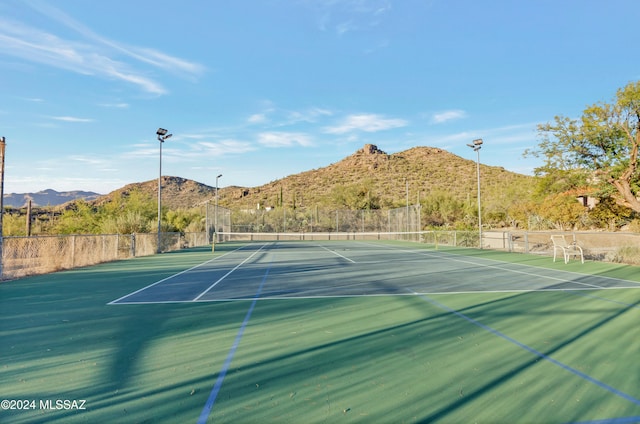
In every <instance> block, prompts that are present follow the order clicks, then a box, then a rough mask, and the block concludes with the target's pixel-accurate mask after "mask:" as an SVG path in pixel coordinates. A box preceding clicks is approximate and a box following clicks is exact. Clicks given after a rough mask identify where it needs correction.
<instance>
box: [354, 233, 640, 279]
mask: <svg viewBox="0 0 640 424" xmlns="http://www.w3.org/2000/svg"><path fill="white" fill-rule="evenodd" d="M364 244H367V245H371V246H377V245H375V244H371V243H364ZM386 247H389V248H391V249H393V250H397V251H400V252H409V253H416V254H418V255H423V256H429V257H432V258H437V259H445V260H449V261H454V262H461V263H465V264H470V265H474V266H478V267H484V268H496V269H500V270H502V271H508V272H513V273H516V274H524V275H528V276H532V277H541V278H546V279H549V280H556V281H560V282H565V283H566V282H570V283H575V284H580V285H583V286H588V287H593V288H597V289H606V288H607V287H603V286H598V285H594V284H588V283H581V282H579V281H573V280H569V279H566V278H560V277H552V276H545V275H540V274H538V273H532V272H526V271H518V270H515V269H508V268H504V267H502V266H498V265H488V264H482V263H478V262H473V261H471V260H464V259H460V258H458V257H457V256H461V257H466V256H462V255H456V254H455V253H446V252H441V253H440V254H434V253H431V252H428V251H424V250H422V249H415V250H407V249H401V248H396V247H393V246H386ZM481 260H483V261H488V262H495V263H497V264H500V265H516V266H520V267H530V268H539V269H544V270H549V271H551V272H559V273H566V274H573V275H578V276H582V277H597V278H601V279H605V280H613V281H620V282H626V283H632V284H637V285H638V287H640V282H637V281H632V280H623V279H622V278H615V277H607V276H600V275H598V276H595V275H592V274H581V273H579V272H575V271H564V270H558V269H552V268H541V267H534V266H531V265H525V264H519V263H513V262H504V261H498V260H495V259H488V258H481ZM621 288H635V287H621Z"/></svg>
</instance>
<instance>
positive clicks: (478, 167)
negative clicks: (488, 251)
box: [476, 149, 482, 249]
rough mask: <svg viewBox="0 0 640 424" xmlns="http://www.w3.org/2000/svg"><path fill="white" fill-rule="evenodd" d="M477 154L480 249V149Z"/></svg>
mask: <svg viewBox="0 0 640 424" xmlns="http://www.w3.org/2000/svg"><path fill="white" fill-rule="evenodd" d="M476 153H477V154H478V161H477V171H478V172H477V174H478V235H479V237H480V249H482V210H481V209H480V208H481V202H480V149H477V150H476Z"/></svg>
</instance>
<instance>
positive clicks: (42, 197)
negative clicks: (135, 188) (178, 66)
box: [3, 189, 101, 208]
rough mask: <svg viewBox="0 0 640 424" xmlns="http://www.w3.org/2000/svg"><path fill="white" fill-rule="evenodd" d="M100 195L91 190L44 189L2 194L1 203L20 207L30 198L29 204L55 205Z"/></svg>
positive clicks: (92, 198) (95, 197)
mask: <svg viewBox="0 0 640 424" xmlns="http://www.w3.org/2000/svg"><path fill="white" fill-rule="evenodd" d="M100 196H101V195H100V194H98V193H94V192H92V191H63V192H60V191H55V190H53V189H46V190H42V191H39V192H37V193H9V194H5V195H4V196H3V205H4V206H6V207H13V208H21V207H24V206H27V204H28V203H29V200H31V206H33V207H37V206H57V205H61V204H63V203H67V202H69V201H72V200H76V199H84V200H87V201H91V200H95V199H97V198H98V197H100Z"/></svg>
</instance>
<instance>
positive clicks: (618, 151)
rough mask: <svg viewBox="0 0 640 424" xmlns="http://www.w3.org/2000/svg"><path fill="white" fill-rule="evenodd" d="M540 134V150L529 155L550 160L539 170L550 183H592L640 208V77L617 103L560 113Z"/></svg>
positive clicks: (619, 95) (570, 185)
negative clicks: (578, 113)
mask: <svg viewBox="0 0 640 424" xmlns="http://www.w3.org/2000/svg"><path fill="white" fill-rule="evenodd" d="M538 132H539V134H540V136H541V138H542V141H541V142H540V144H539V145H538V149H536V150H533V151H528V152H526V153H525V155H533V156H536V157H543V158H544V160H545V163H544V165H543V166H542V167H540V168H537V169H536V174H538V175H539V176H542V177H543V179H544V177H545V176H546V177H548V179H547V184H548V186H552V184H551V183H550V181H554V180H555V181H556V182H557V181H558V178H561V180H560V182H561V184H560V187H562V188H565V189H570V188H574V187H577V186H579V185H581V184H584V183H589V184H590V185H594V186H599V187H600V188H601V189H602V191H603V193H606V194H613V195H614V198H615V200H616V202H617V203H618V204H620V205H623V206H626V207H629V208H631V209H633V210H634V211H636V212H640V199H639V196H640V172H639V169H638V165H639V162H638V148H639V147H640V81H637V82H633V83H630V84H628V85H627V86H626V87H624V88H621V89H619V90H618V91H617V93H616V97H615V98H614V99H613V101H612V102H611V103H598V104H594V105H592V106H589V107H587V108H586V109H585V110H584V112H583V114H582V117H581V118H579V119H575V120H574V119H569V118H566V117H563V116H556V117H555V121H554V122H553V123H547V124H541V125H539V126H538ZM556 185H557V184H556Z"/></svg>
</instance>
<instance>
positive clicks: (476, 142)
mask: <svg viewBox="0 0 640 424" xmlns="http://www.w3.org/2000/svg"><path fill="white" fill-rule="evenodd" d="M467 146H469V147H471V148H472V149H473V151H474V152H476V153H477V154H478V160H477V162H476V168H477V175H478V236H479V243H480V249H482V211H481V209H480V207H481V206H480V149H481V148H482V139H481V138H478V139H475V140H473V144H467Z"/></svg>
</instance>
